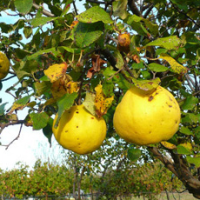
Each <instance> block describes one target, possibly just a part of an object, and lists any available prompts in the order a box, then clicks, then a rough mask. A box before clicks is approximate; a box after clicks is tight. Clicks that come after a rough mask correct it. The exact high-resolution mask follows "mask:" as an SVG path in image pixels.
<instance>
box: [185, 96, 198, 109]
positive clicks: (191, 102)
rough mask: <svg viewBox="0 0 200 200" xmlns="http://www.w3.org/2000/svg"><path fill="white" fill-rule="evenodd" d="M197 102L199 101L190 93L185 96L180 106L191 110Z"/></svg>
mask: <svg viewBox="0 0 200 200" xmlns="http://www.w3.org/2000/svg"><path fill="white" fill-rule="evenodd" d="M198 102H199V100H198V98H196V97H194V96H192V95H190V96H188V97H187V98H186V100H185V101H184V104H183V105H182V106H181V108H182V109H183V110H192V109H193V108H194V107H195V106H197V103H198Z"/></svg>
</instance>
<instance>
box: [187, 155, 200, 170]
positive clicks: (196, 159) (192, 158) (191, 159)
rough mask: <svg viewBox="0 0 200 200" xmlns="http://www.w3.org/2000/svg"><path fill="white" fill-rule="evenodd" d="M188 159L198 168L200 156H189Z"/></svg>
mask: <svg viewBox="0 0 200 200" xmlns="http://www.w3.org/2000/svg"><path fill="white" fill-rule="evenodd" d="M186 159H187V161H188V162H189V163H192V164H194V165H195V166H196V167H197V168H198V167H200V157H191V156H187V157H186Z"/></svg>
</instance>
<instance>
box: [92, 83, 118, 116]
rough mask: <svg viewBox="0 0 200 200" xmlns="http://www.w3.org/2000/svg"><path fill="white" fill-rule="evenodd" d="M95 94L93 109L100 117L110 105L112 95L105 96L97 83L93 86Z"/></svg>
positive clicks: (112, 98)
mask: <svg viewBox="0 0 200 200" xmlns="http://www.w3.org/2000/svg"><path fill="white" fill-rule="evenodd" d="M95 91H96V95H95V103H94V105H95V110H96V115H97V116H98V117H101V116H102V115H104V114H106V113H107V110H108V108H109V107H110V106H111V104H112V102H113V100H114V96H112V97H110V98H105V96H104V94H103V90H102V85H100V84H99V85H98V86H97V87H95Z"/></svg>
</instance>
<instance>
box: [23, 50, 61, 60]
mask: <svg viewBox="0 0 200 200" xmlns="http://www.w3.org/2000/svg"><path fill="white" fill-rule="evenodd" d="M44 53H52V54H54V55H55V56H57V55H58V54H59V52H58V51H57V50H56V48H54V47H53V48H50V49H45V50H41V51H38V52H36V53H34V54H32V55H30V56H27V60H34V59H37V57H38V56H39V55H42V54H44Z"/></svg>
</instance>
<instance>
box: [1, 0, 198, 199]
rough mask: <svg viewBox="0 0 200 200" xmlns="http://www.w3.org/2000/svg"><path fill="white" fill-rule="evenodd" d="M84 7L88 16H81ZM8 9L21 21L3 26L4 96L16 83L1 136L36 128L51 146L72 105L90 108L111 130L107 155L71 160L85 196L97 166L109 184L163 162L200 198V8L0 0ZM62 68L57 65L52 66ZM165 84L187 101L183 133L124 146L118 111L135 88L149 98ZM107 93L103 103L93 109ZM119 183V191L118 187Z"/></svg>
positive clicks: (114, 0)
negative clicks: (57, 122) (55, 127)
mask: <svg viewBox="0 0 200 200" xmlns="http://www.w3.org/2000/svg"><path fill="white" fill-rule="evenodd" d="M80 4H83V6H84V7H85V11H83V12H79V5H80ZM0 11H1V12H3V13H6V14H7V15H14V16H19V17H20V19H19V20H18V21H17V22H16V23H15V24H9V23H6V22H1V23H0V30H1V33H0V41H1V43H0V51H2V52H4V53H5V54H6V55H7V57H8V59H9V60H10V70H9V74H8V75H7V77H5V78H4V79H3V80H1V81H0V89H2V88H3V87H5V85H6V83H7V81H8V80H9V82H10V81H11V80H12V79H13V78H14V77H15V78H17V80H18V81H17V82H13V83H12V84H11V85H10V86H9V87H8V89H7V90H6V92H7V93H9V94H10V95H11V97H12V98H13V105H12V106H11V107H10V108H9V109H8V108H6V101H7V99H4V98H3V96H2V97H0V98H1V100H0V101H1V104H0V127H1V132H2V131H5V130H6V128H7V127H8V126H11V125H16V124H20V127H21V128H20V131H19V135H20V132H21V129H23V126H30V127H32V128H33V129H34V130H41V129H42V130H43V133H44V134H45V136H46V137H47V138H48V140H49V142H50V143H51V138H52V123H53V118H54V116H55V114H56V113H57V112H58V114H59V117H61V116H62V113H63V112H64V111H65V110H67V109H69V108H70V107H71V106H72V105H75V104H84V105H85V107H86V108H87V109H88V110H89V111H90V112H91V113H93V114H96V115H98V116H103V118H104V119H105V120H106V123H107V128H108V130H107V137H106V140H105V141H104V144H103V145H102V146H101V148H100V149H99V150H97V151H96V152H94V153H93V154H91V155H87V156H83V157H79V156H78V155H76V154H73V153H72V155H71V156H70V159H69V165H70V163H76V162H80V165H79V164H78V163H77V164H76V165H75V166H76V167H74V170H75V172H77V173H74V174H75V177H74V179H76V180H79V181H75V182H74V183H76V184H77V187H78V188H80V186H81V185H80V183H81V180H82V176H83V175H85V174H87V173H90V171H92V170H93V169H95V167H97V166H101V165H102V166H101V167H100V168H99V170H100V171H101V172H102V171H103V172H104V173H103V175H102V178H101V181H102V182H104V181H106V180H107V179H106V177H104V176H106V175H113V174H115V172H116V173H117V172H118V170H119V172H120V173H122V172H123V173H126V175H127V176H128V177H130V176H131V175H130V174H132V175H133V177H134V173H138V172H135V170H136V169H135V166H137V165H138V163H140V164H141V163H142V164H144V166H148V167H147V168H148V169H149V170H151V169H152V168H153V165H154V164H155V163H157V162H158V161H157V160H159V162H161V163H163V166H164V167H165V168H167V170H166V169H162V170H164V172H165V173H166V174H167V173H169V171H170V173H172V174H173V175H175V176H176V177H177V178H178V179H179V180H180V181H181V182H182V184H183V185H184V186H185V188H186V189H187V190H188V191H189V192H190V193H192V194H193V196H194V197H196V198H199V199H200V180H199V179H200V178H199V176H200V174H199V171H200V170H199V169H200V168H199V167H200V157H199V147H200V128H199V121H200V114H199V94H200V90H199V89H200V87H199V85H200V82H199V74H200V72H199V59H200V33H199V29H200V19H199V17H200V1H199V0H197V1H192V0H187V1H184V2H182V1H180V0H171V1H164V0H161V1H160V0H159V1H157V0H144V1H134V0H108V1H95V0H86V1H85V2H82V1H78V0H76V1H72V0H63V1H62V0H53V1H49V0H43V1H42V0H35V1H33V0H15V1H12V0H11V1H8V0H1V2H0ZM11 11H12V12H11ZM124 33H126V34H128V35H130V45H128V47H127V44H126V42H124V41H126V40H123V39H124V38H123V37H121V36H123V34H124ZM23 38H26V39H27V42H26V43H24V42H23V41H24V40H23ZM124 46H125V48H123V47H124ZM55 64H57V65H56V66H58V67H57V68H51V66H52V65H54V66H55ZM15 80H16V79H15ZM150 83H151V84H150ZM158 84H160V85H161V86H162V87H165V88H167V89H168V90H169V91H170V92H171V93H173V95H174V96H175V97H176V99H177V101H178V102H179V105H180V107H181V110H182V119H181V123H180V127H179V130H178V132H177V133H176V134H175V135H174V137H173V138H172V139H170V140H169V141H168V143H163V144H161V143H159V144H156V145H149V146H143V147H140V146H136V145H133V144H128V143H126V142H124V140H122V139H120V138H119V136H118V135H117V134H116V133H115V130H114V129H113V124H112V121H113V113H114V111H115V108H116V106H117V105H118V103H119V102H120V100H121V98H122V97H123V95H124V93H125V92H126V91H127V90H128V89H129V88H130V87H131V86H132V85H136V86H137V87H139V88H141V89H144V88H145V89H147V90H148V89H149V90H150V89H152V87H157V85H158ZM99 88H100V89H101V88H102V91H100V93H101V95H102V100H100V101H98V102H97V103H95V102H96V101H95V98H96V96H97V93H99ZM25 108H28V113H27V115H26V116H24V118H22V119H21V118H18V116H17V114H18V113H17V111H18V110H22V109H25ZM15 139H17V138H13V142H14V140H15ZM10 145H12V143H11V144H10ZM71 158H73V159H71ZM82 163H85V164H84V165H82ZM116 164H117V166H116V167H113V166H115V165H116ZM73 165H74V164H73ZM155 166H157V165H156V164H155ZM156 168H157V167H156ZM61 169H62V168H60V170H61ZM133 169H134V170H133ZM25 170H26V169H25ZM93 171H94V173H97V170H96V169H95V170H93ZM111 172H112V173H111ZM66 173H67V172H66ZM129 173H130V174H129ZM2 174H3V173H2ZM163 176H164V175H163ZM123 177H125V175H123ZM111 180H112V181H113V180H114V179H111ZM119 180H120V181H122V180H123V179H121V178H120V179H119ZM130 180H131V181H130V184H134V182H135V180H134V179H132V178H131V179H130ZM137 180H140V179H137ZM141 180H142V178H141ZM63 181H65V180H63ZM112 181H111V182H112ZM91 182H92V181H91ZM91 182H90V183H91ZM111 182H109V184H114V186H115V187H116V186H118V185H117V184H116V182H117V181H115V182H113V183H111ZM127 182H128V183H129V181H128V180H127V179H125V181H124V185H125V184H126V183H127ZM138 182H139V181H137V183H138ZM92 183H95V181H94V182H92ZM1 187H2V186H1ZM88 187H90V186H89V185H88ZM102 187H103V186H102ZM115 187H110V188H113V189H114V188H115ZM75 188H76V187H75V186H73V190H74V191H75ZM122 188H123V187H121V189H122ZM130 188H131V186H130V185H128V186H127V188H126V189H124V190H122V191H121V190H119V189H118V190H116V191H111V193H113V192H114V193H118V192H120V194H121V193H124V192H127V189H130ZM156 188H158V186H156ZM105 189H106V190H107V189H108V187H105ZM154 189H155V187H154ZM137 191H138V190H137ZM131 192H133V191H131ZM32 193H34V192H33V191H32ZM13 194H14V193H13ZM23 194H24V193H23ZM108 198H109V197H108ZM112 198H113V197H112Z"/></svg>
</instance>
